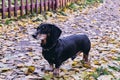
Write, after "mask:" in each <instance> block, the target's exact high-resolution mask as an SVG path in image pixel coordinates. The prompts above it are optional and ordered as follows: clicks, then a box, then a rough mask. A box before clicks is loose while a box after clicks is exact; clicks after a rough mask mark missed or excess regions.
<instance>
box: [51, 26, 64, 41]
mask: <svg viewBox="0 0 120 80" xmlns="http://www.w3.org/2000/svg"><path fill="white" fill-rule="evenodd" d="M51 26H52V34H51V36H52V38H53V41H56V40H57V39H58V38H59V37H60V35H61V33H62V31H61V30H60V29H59V28H58V27H57V26H56V25H53V24H52V25H51Z"/></svg>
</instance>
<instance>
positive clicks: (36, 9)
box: [35, 0, 38, 14]
mask: <svg viewBox="0 0 120 80" xmlns="http://www.w3.org/2000/svg"><path fill="white" fill-rule="evenodd" d="M35 12H36V13H37V14H38V0H36V4H35Z"/></svg>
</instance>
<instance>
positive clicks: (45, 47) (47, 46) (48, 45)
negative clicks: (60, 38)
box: [41, 38, 57, 51]
mask: <svg viewBox="0 0 120 80" xmlns="http://www.w3.org/2000/svg"><path fill="white" fill-rule="evenodd" d="M56 44H57V40H56V41H53V40H51V38H47V40H46V44H45V45H41V46H42V48H43V50H44V51H50V50H52V49H53V48H54V47H55V46H56Z"/></svg>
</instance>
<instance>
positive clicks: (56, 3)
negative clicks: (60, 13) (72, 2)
mask: <svg viewBox="0 0 120 80" xmlns="http://www.w3.org/2000/svg"><path fill="white" fill-rule="evenodd" d="M58 7H59V2H58V0H55V10H56V9H57V8H58Z"/></svg>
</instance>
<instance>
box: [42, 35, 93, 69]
mask: <svg viewBox="0 0 120 80" xmlns="http://www.w3.org/2000/svg"><path fill="white" fill-rule="evenodd" d="M90 45H91V43H90V40H89V39H88V37H87V36H86V35H84V34H81V35H72V36H68V37H65V38H62V39H58V40H57V43H56V45H55V47H54V48H52V49H51V50H49V51H44V50H43V52H42V54H43V56H44V58H45V59H46V60H47V61H48V62H49V63H50V64H55V67H56V68H59V67H60V65H61V64H62V63H63V62H64V61H66V60H67V59H68V58H73V57H74V56H76V54H77V53H78V52H79V51H80V52H83V53H84V54H85V55H88V54H89V51H90V47H91V46H90Z"/></svg>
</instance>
